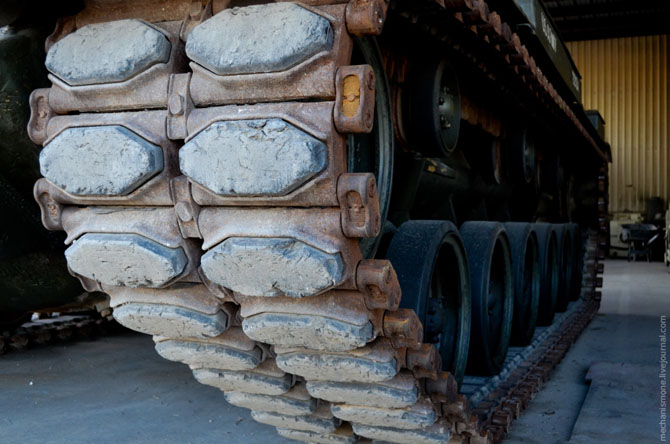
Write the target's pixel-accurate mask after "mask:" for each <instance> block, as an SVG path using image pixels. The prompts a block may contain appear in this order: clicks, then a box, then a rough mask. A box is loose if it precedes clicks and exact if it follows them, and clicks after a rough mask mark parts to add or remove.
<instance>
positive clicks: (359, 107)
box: [333, 65, 375, 133]
mask: <svg viewBox="0 0 670 444" xmlns="http://www.w3.org/2000/svg"><path fill="white" fill-rule="evenodd" d="M374 116H375V73H374V71H373V70H372V67H371V66H370V65H352V66H341V67H340V68H338V70H337V73H336V74H335V107H334V109H333V120H334V121H335V128H336V129H337V131H338V132H340V133H369V132H370V131H372V126H373V125H374Z"/></svg>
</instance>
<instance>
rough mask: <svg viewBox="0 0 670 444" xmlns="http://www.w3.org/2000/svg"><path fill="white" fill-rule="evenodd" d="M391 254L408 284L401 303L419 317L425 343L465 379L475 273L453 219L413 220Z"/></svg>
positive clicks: (401, 279)
mask: <svg viewBox="0 0 670 444" xmlns="http://www.w3.org/2000/svg"><path fill="white" fill-rule="evenodd" d="M386 257H387V258H388V259H389V260H390V261H391V263H392V264H393V267H394V268H395V271H396V273H397V275H398V280H399V282H400V287H401V288H402V300H401V302H400V306H401V307H403V308H411V309H413V310H414V311H415V312H416V314H417V315H418V316H419V319H420V320H421V323H422V324H423V330H424V342H428V343H433V344H436V346H437V349H438V350H439V352H440V356H441V357H442V368H443V369H444V370H446V371H449V372H451V374H452V375H453V376H454V377H455V378H456V380H457V381H458V382H459V384H460V382H461V381H462V379H463V375H464V374H465V366H466V363H467V359H468V344H469V340H470V311H471V307H470V274H469V270H468V261H467V257H466V254H465V249H464V247H463V242H462V241H461V237H460V235H459V233H458V229H457V228H456V226H455V225H454V224H452V223H451V222H447V221H418V220H417V221H408V222H405V223H404V224H402V225H401V226H400V228H399V229H398V231H397V232H396V233H395V235H394V237H393V240H392V241H391V245H390V246H389V249H388V254H387V255H386Z"/></svg>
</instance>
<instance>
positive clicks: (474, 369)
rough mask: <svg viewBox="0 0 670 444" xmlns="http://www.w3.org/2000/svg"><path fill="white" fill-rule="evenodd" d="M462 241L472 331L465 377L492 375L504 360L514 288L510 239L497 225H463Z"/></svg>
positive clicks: (510, 321) (510, 328)
mask: <svg viewBox="0 0 670 444" xmlns="http://www.w3.org/2000/svg"><path fill="white" fill-rule="evenodd" d="M460 231H461V237H462V238H463V244H464V245H465V251H466V252H467V255H468V263H469V264H470V282H471V284H472V327H471V331H472V333H471V335H470V352H469V355H468V356H469V358H468V366H467V371H468V373H473V374H480V375H495V374H497V373H499V372H500V370H501V369H502V365H503V363H504V361H505V357H506V356H507V349H508V347H509V341H510V336H511V332H512V317H513V314H514V313H513V311H514V284H513V277H512V260H511V250H510V244H509V239H508V237H507V234H506V232H505V227H504V226H503V224H501V223H497V222H466V223H464V224H463V225H462V226H461V230H460Z"/></svg>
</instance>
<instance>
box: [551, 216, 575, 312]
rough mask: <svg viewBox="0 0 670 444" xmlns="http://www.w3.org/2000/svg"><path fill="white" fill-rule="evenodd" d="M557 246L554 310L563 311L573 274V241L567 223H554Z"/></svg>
mask: <svg viewBox="0 0 670 444" xmlns="http://www.w3.org/2000/svg"><path fill="white" fill-rule="evenodd" d="M554 227H555V229H556V233H557V243H558V246H559V249H558V250H559V253H558V257H559V264H560V265H559V276H560V277H559V287H558V299H557V300H556V311H557V312H564V311H565V310H567V308H568V302H570V291H571V288H572V275H573V274H574V271H573V270H574V254H573V248H574V242H573V240H572V236H571V233H570V229H569V227H568V224H554Z"/></svg>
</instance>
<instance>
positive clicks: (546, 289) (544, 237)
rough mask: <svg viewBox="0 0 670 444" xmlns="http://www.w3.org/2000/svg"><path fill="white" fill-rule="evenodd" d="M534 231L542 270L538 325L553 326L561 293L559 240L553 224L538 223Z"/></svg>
mask: <svg viewBox="0 0 670 444" xmlns="http://www.w3.org/2000/svg"><path fill="white" fill-rule="evenodd" d="M534 229H535V233H537V240H538V245H539V247H540V269H541V270H542V281H541V284H540V306H539V309H538V314H537V325H551V322H552V321H553V320H554V314H555V313H556V301H557V299H558V291H559V270H558V267H559V259H558V240H557V237H556V231H555V230H554V227H553V225H551V224H548V223H536V224H534Z"/></svg>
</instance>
